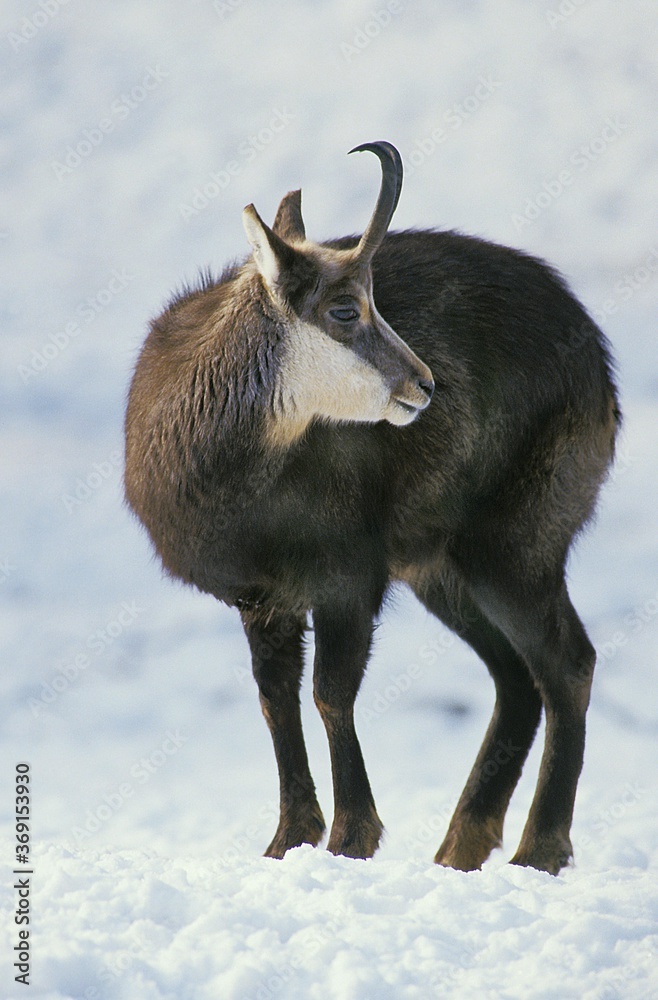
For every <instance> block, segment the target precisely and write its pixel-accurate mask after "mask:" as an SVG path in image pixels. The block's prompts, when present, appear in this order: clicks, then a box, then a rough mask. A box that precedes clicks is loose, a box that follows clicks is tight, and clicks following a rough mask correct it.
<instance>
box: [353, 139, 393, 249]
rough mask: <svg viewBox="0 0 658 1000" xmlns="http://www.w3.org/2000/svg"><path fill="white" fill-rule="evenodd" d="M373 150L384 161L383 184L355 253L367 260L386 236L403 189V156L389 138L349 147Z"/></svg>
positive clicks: (354, 151) (358, 149)
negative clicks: (387, 140) (388, 140)
mask: <svg viewBox="0 0 658 1000" xmlns="http://www.w3.org/2000/svg"><path fill="white" fill-rule="evenodd" d="M366 149H367V150H370V152H371V153H375V154H376V155H377V156H378V157H379V161H380V163H381V165H382V185H381V187H380V189H379V197H378V198H377V204H376V205H375V210H374V212H373V213H372V218H371V219H370V222H369V223H368V225H367V227H366V230H365V232H364V234H363V236H362V237H361V239H360V241H359V245H358V247H357V248H356V251H355V253H356V256H357V257H358V259H359V260H362V261H363V262H364V263H369V262H370V261H371V260H372V258H373V256H374V254H375V251H376V250H377V248H378V247H379V245H380V244H381V242H382V240H383V239H384V237H385V236H386V230H387V229H388V227H389V224H390V222H391V218H392V216H393V212H394V211H395V207H396V205H397V203H398V199H399V197H400V191H401V190H402V157H401V156H400V154H399V153H398V151H397V149H396V148H395V146H393V145H392V143H390V142H384V141H381V142H364V143H363V144H362V145H361V146H355V147H354V149H350V153H361V152H363V151H364V150H366Z"/></svg>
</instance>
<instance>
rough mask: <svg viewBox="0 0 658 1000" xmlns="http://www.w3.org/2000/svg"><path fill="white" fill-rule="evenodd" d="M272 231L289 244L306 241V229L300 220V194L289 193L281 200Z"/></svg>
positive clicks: (299, 192)
mask: <svg viewBox="0 0 658 1000" xmlns="http://www.w3.org/2000/svg"><path fill="white" fill-rule="evenodd" d="M272 231H273V232H275V233H276V234H277V236H280V237H281V239H282V240H289V241H290V242H291V243H295V242H299V241H300V240H305V239H306V229H305V227H304V220H303V219H302V192H301V191H289V192H288V194H287V195H285V196H284V197H283V198H282V199H281V204H280V205H279V208H278V209H277V213H276V218H275V220H274V225H273V226H272Z"/></svg>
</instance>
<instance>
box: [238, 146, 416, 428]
mask: <svg viewBox="0 0 658 1000" xmlns="http://www.w3.org/2000/svg"><path fill="white" fill-rule="evenodd" d="M361 150H371V151H372V152H374V153H376V155H377V156H378V157H379V160H380V162H381V165H382V182H381V188H380V192H379V197H378V199H377V204H376V206H375V210H374V212H373V215H372V218H371V219H370V222H369V223H368V226H367V227H366V230H365V232H364V233H363V236H362V237H361V239H360V240H359V242H358V244H357V245H356V246H355V247H353V248H352V249H348V250H344V249H336V248H332V247H327V246H322V245H320V244H317V243H313V242H311V241H309V240H307V238H306V230H305V227H304V222H303V219H302V213H301V192H300V191H291V192H289V193H288V194H287V195H286V196H285V197H284V198H283V200H282V201H281V204H280V205H279V208H278V211H277V214H276V218H275V220H274V225H273V226H272V228H271V229H270V228H269V226H267V225H266V224H265V223H264V222H263V220H262V219H261V217H260V216H259V214H258V212H257V211H256V209H255V208H254V206H253V205H248V206H247V207H246V208H245V210H244V213H243V222H244V227H245V231H246V233H247V238H248V240H249V243H250V244H251V247H252V249H253V261H254V265H255V267H256V269H257V271H258V274H259V276H260V280H261V282H262V286H263V289H264V292H265V295H266V296H267V299H268V300H269V301H268V312H271V311H273V312H274V314H275V315H276V316H277V318H278V319H279V321H280V323H281V326H282V327H283V328H284V329H285V331H286V332H285V347H284V350H283V359H282V363H281V369H280V371H279V380H278V386H277V390H278V391H277V399H276V413H275V416H274V419H273V422H272V424H271V427H270V431H269V436H270V440H271V441H272V443H281V444H287V443H290V442H291V441H293V440H295V439H296V438H297V437H299V435H300V434H302V433H303V432H304V430H305V428H306V427H307V426H308V424H309V423H310V421H311V420H313V419H314V418H319V419H324V420H327V421H358V422H377V421H380V420H386V421H388V422H389V423H391V424H396V425H404V424H408V423H410V422H411V421H412V420H414V419H415V418H416V417H417V416H418V414H419V413H420V411H421V410H423V409H425V407H426V406H427V405H428V404H429V402H430V398H431V395H432V392H433V389H434V383H433V380H432V373H431V372H430V370H429V368H428V367H427V365H425V364H424V363H423V362H422V361H421V360H420V358H418V357H417V355H416V354H414V352H413V351H412V350H411V348H410V347H408V346H407V344H406V343H405V342H404V341H403V340H402V339H401V338H400V337H399V336H398V335H397V334H396V333H395V331H394V330H392V329H391V327H390V326H389V325H388V323H387V322H386V321H385V320H384V319H383V318H382V316H380V314H379V313H378V312H377V308H376V306H375V303H374V299H373V288H372V272H371V263H372V259H373V257H374V255H375V253H376V251H377V249H378V248H379V246H380V245H381V243H382V241H383V239H384V237H385V236H386V232H387V229H388V226H389V223H390V220H391V217H392V215H393V212H394V210H395V207H396V205H397V202H398V198H399V195H400V189H401V187H402V161H401V159H400V155H399V153H398V151H397V150H396V149H395V147H394V146H392V145H391V144H390V143H387V142H376V143H366V144H364V145H362V146H357V147H356V149H354V150H351V152H356V151H361Z"/></svg>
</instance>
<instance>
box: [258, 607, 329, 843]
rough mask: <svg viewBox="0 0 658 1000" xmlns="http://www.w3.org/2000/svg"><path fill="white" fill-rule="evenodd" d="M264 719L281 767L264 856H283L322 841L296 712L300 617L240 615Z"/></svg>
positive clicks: (321, 820)
mask: <svg viewBox="0 0 658 1000" xmlns="http://www.w3.org/2000/svg"><path fill="white" fill-rule="evenodd" d="M242 624H243V626H244V630H245V632H246V634H247V639H248V640H249V646H250V648H251V657H252V666H253V671H254V677H255V678H256V682H257V684H258V692H259V695H260V704H261V708H262V710H263V715H264V716H265V720H266V722H267V725H268V727H269V730H270V733H271V735H272V742H273V743H274V752H275V754H276V761H277V764H278V768H279V786H280V817H279V826H278V829H277V831H276V834H275V836H274V839H273V840H272V843H271V844H270V846H269V847H268V848H267V850H266V851H265V856H266V857H270V858H282V857H283V855H284V854H285V853H286V851H288V850H289V849H290V848H291V847H299V845H300V844H312V845H313V847H315V846H316V845H317V844H318V843H319V841H320V840H321V839H322V835H323V834H324V831H325V822H324V818H323V816H322V811H321V810H320V806H319V805H318V800H317V798H316V795H315V785H314V784H313V779H312V777H311V772H310V770H309V766H308V757H307V754H306V746H305V744H304V735H303V733H302V722H301V715H300V708H299V686H300V682H301V677H302V671H303V666H304V663H303V650H302V636H303V634H304V626H305V621H304V619H300V618H297V617H295V616H293V615H277V616H274V617H269V616H268V617H265V616H264V615H262V614H260V613H259V612H258V611H254V612H249V611H243V612H242Z"/></svg>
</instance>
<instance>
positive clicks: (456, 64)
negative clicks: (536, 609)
mask: <svg viewBox="0 0 658 1000" xmlns="http://www.w3.org/2000/svg"><path fill="white" fill-rule="evenodd" d="M0 43H1V44H2V60H1V61H0V73H1V74H2V112H1V113H2V131H1V132H0V155H1V157H2V167H1V170H2V187H3V197H2V203H1V205H0V213H1V215H0V261H1V273H2V280H3V285H4V288H3V295H2V299H1V303H0V309H1V310H2V331H1V337H2V368H1V372H0V392H1V400H2V421H1V424H0V454H1V456H2V496H1V501H0V502H1V508H0V599H1V600H2V605H3V617H2V624H1V630H2V648H3V655H2V660H3V670H2V675H1V680H0V685H1V689H2V705H3V713H2V727H1V729H0V745H1V749H2V759H3V767H2V773H1V778H0V817H1V820H2V839H1V841H0V843H1V844H3V845H4V846H3V847H2V851H1V856H0V864H1V865H2V879H1V881H0V906H1V913H2V916H1V919H0V996H1V997H3V998H13V997H16V996H26V995H29V996H30V997H32V998H36V997H38V998H40V1000H41V998H43V1000H46V998H47V1000H65V998H75V1000H79V998H85V1000H96V998H124V997H125V998H131V1000H134V998H139V1000H165V998H166V1000H187V998H190V1000H192V998H194V1000H216V998H221V1000H233V998H235V1000H240V998H244V1000H267V998H270V997H280V998H285V1000H296V998H300V1000H301V998H304V1000H308V998H311V1000H325V998H331V1000H373V998H376V1000H380V998H383V1000H398V998H404V1000H416V998H417V1000H425V998H428V997H433V996H437V997H438V996H440V997H455V998H460V1000H461V998H473V1000H475V998H477V1000H480V998H491V1000H498V998H504V1000H525V998H554V1000H565V998H579V1000H617V998H623V1000H626V998H630V1000H636V998H644V1000H655V997H657V996H658V947H657V946H658V876H657V874H656V863H657V862H658V823H657V819H658V815H657V813H658V810H657V809H656V787H657V784H658V767H657V766H656V765H657V763H658V754H657V753H656V748H657V740H656V737H657V735H658V694H657V687H656V683H655V663H656V654H657V652H658V531H657V530H656V520H655V509H656V494H657V493H658V467H657V465H656V456H657V455H658V348H657V346H656V332H655V325H654V318H655V302H656V289H657V287H658V198H657V197H656V195H657V189H658V135H657V131H656V120H657V111H658V108H657V104H658V99H657V95H658V56H657V55H656V53H657V52H658V10H657V9H656V5H655V2H654V0H636V2H634V3H632V4H631V3H626V4H622V3H620V2H618V0H617V2H615V0H535V2H533V3H527V2H523V0H496V2H494V0H490V2H485V0H468V2H464V0H462V2H458V0H441V2H440V3H430V2H429V0H424V2H422V0H417V2H413V0H398V2H395V0H390V2H388V0H381V2H378V0H376V2H375V0H356V2H355V0H349V2H348V0H334V2H328V0H316V2H314V3H310V2H308V3H304V2H302V0H289V2H286V3H285V4H276V5H275V4H272V3H269V4H266V3H265V0H226V2H225V3H223V2H216V3H214V4H213V3H212V2H210V0H190V2H188V3H186V4H180V3H177V2H174V0H160V2H159V3H158V4H146V3H139V2H136V0H114V2H113V3H112V4H111V5H110V4H102V5H101V4H94V5H92V4H90V3H87V4H85V3H83V2H82V0H70V2H68V3H63V2H62V0H6V2H5V3H3V4H2V7H1V9H0ZM384 138H385V139H389V140H391V141H392V142H394V143H395V144H396V145H397V146H398V148H399V149H400V151H401V152H402V154H403V157H404V161H405V165H406V180H405V185H404V189H403V194H402V198H401V201H400V205H399V208H398V211H397V213H396V217H395V220H394V223H395V225H396V226H397V227H404V226H412V225H437V226H446V227H456V228H460V229H462V230H464V231H466V232H471V233H476V234H479V235H482V236H485V237H487V238H490V239H493V240H496V241H499V242H503V243H510V244H513V245H516V246H519V247H522V248H525V249H527V250H530V251H532V252H534V253H538V254H539V255H541V256H544V257H546V258H548V259H550V260H551V261H552V262H553V263H555V264H556V265H557V266H558V267H559V268H560V269H561V270H562V271H563V273H564V274H565V275H566V276H567V277H568V279H569V281H570V282H571V284H572V286H573V288H574V289H575V291H576V293H577V294H578V295H579V296H580V297H581V299H582V300H583V301H584V302H585V304H586V305H587V306H588V308H589V309H590V310H591V311H592V313H593V314H594V315H595V316H596V318H597V319H598V320H599V321H600V322H601V324H602V325H603V327H604V328H605V330H606V332H607V333H608V335H609V337H610V339H611V340H612V343H613V346H614V351H615V354H616V357H617V359H618V364H619V373H620V383H621V394H622V402H623V407H624V411H625V429H624V435H623V441H622V444H621V447H620V451H619V460H618V463H617V468H616V472H615V474H614V476H613V478H612V480H611V481H610V482H609V484H608V486H607V488H606V490H605V493H604V496H603V499H602V503H601V506H600V513H599V517H598V522H597V524H596V526H595V527H594V529H593V530H592V531H591V532H590V533H589V534H588V535H587V536H586V537H585V538H584V539H583V540H581V542H580V544H579V546H578V549H577V551H576V552H575V553H574V556H573V558H572V561H571V565H570V576H571V590H572V595H573V598H574V602H575V604H576V606H577V608H578V609H579V611H580V614H581V616H582V618H583V619H584V621H585V622H586V624H587V627H588V629H589V632H590V634H591V636H592V639H593V641H594V643H595V644H596V646H597V649H598V652H599V666H598V672H597V676H596V679H595V686H594V694H593V699H592V705H591V709H590V713H589V736H588V745H587V753H586V764H585V768H584V771H583V775H582V778H581V782H580V787H579V794H578V799H577V803H576V816H575V822H574V827H573V839H574V844H575V848H576V865H575V867H574V868H571V869H569V870H567V871H565V872H564V873H563V874H562V875H560V876H559V877H558V878H555V879H554V878H551V877H550V876H548V875H545V874H542V873H538V872H535V871H531V870H520V869H516V868H512V867H510V866H508V865H506V864H505V861H506V859H507V858H509V857H510V856H511V854H512V853H513V851H514V849H515V847H516V843H517V841H518V838H519V836H520V832H521V829H522V826H523V822H524V820H525V816H526V814H527V811H528V808H529V804H530V800H531V796H532V792H533V789H534V782H535V777H536V773H537V766H538V759H539V751H540V748H541V742H542V740H541V736H540V738H539V739H538V741H537V744H536V746H535V750H534V751H533V754H532V757H531V759H530V760H529V762H528V765H527V767H526V770H525V772H524V775H523V778H522V781H521V784H520V786H519V788H518V791H517V793H516V795H515V797H514V799H513V801H512V805H511V807H510V811H509V815H508V821H507V825H506V831H505V847H504V850H503V851H499V852H496V855H495V856H494V857H493V858H492V859H491V860H490V862H489V863H488V864H487V865H486V866H485V868H484V870H483V871H482V872H476V873H471V874H464V873H460V872H454V871H449V870H443V869H438V868H436V867H434V866H433V865H432V864H431V859H432V857H433V855H434V852H435V850H436V848H437V847H438V844H439V843H440V841H441V839H442V837H443V833H444V831H445V828H446V825H447V822H448V819H449V816H450V813H451V810H452V808H453V806H454V804H455V802H456V799H457V797H458V795H459V793H460V791H461V788H462V786H463V783H464V780H465V778H466V775H467V773H468V771H469V769H470V766H471V764H472V762H473V760H474V758H475V754H476V752H477V749H478V747H479V744H480V741H481V738H482V736H483V734H484V730H485V728H486V724H487V721H488V717H489V713H490V711H491V707H492V704H493V687H492V685H491V682H490V681H489V679H488V675H487V673H486V670H485V669H484V667H483V666H482V665H481V664H480V663H479V662H478V661H477V659H476V657H475V656H474V654H472V653H471V652H470V651H469V650H468V649H467V648H466V647H464V646H463V645H462V644H461V643H459V642H458V641H457V640H455V639H453V638H452V637H451V636H450V634H449V633H447V632H445V631H444V630H443V629H442V628H441V627H440V626H439V625H438V624H437V623H436V622H435V621H434V620H432V619H431V618H430V617H429V616H428V615H426V614H425V612H424V611H423V610H422V609H421V608H420V607H419V606H418V605H417V604H415V603H414V602H413V601H412V599H411V598H410V597H409V596H407V595H406V594H405V593H404V592H403V591H400V592H399V593H398V594H396V595H395V599H394V601H393V602H392V603H391V606H390V608H389V609H388V612H387V613H386V615H385V616H384V622H383V624H382V626H381V628H380V629H379V630H378V638H377V644H376V649H375V654H374V656H373V659H372V662H371V666H370V669H369V673H368V676H367V679H366V681H365V683H364V685H363V688H362V692H361V695H360V698H359V702H358V709H357V717H358V729H359V732H360V736H361V741H362V745H363V750H364V755H365V758H366V762H367V764H368V768H369V773H370V777H371V782H372V785H373V789H374V794H375V799H376V801H377V805H378V809H379V813H380V815H381V816H382V819H383V821H384V823H385V825H386V828H387V837H386V841H385V843H384V846H383V848H382V849H381V851H380V852H379V854H378V855H377V857H376V858H375V859H374V860H372V861H368V862H359V861H351V860H347V859H344V858H334V857H332V856H331V855H328V854H327V853H326V852H325V851H323V850H317V851H313V850H312V849H310V848H302V849H300V850H298V851H295V852H292V853H291V854H290V855H289V856H288V857H287V858H286V859H285V860H284V861H283V862H274V861H269V860H264V859H262V858H261V857H260V854H261V853H262V851H263V850H264V848H265V847H266V845H267V844H268V842H269V840H270V837H271V835H272V833H273V830H274V828H275V825H276V801H277V781H276V769H275V763H274V755H273V753H272V750H271V746H270V741H269V735H268V733H267V730H266V727H265V724H264V722H263V720H262V718H261V716H260V710H259V707H258V699H257V693H256V689H255V685H254V683H253V681H252V679H251V676H250V671H249V660H248V655H247V646H246V641H245V639H244V637H243V635H242V631H241V627H240V623H239V619H238V616H237V614H236V613H235V612H231V611H229V610H228V609H225V608H222V607H220V606H218V605H216V604H215V602H213V600H212V599H210V598H208V597H205V596H201V595H199V594H196V593H193V592H191V591H187V590H185V589H183V588H181V587H179V586H177V585H175V584H173V583H171V582H170V581H167V580H165V579H163V577H162V575H161V573H160V570H159V567H158V565H157V564H156V563H155V561H154V560H153V558H152V556H151V551H150V548H149V544H148V542H147V539H146V537H145V536H144V534H143V533H142V531H141V530H140V528H139V527H138V525H137V524H136V523H135V522H134V521H133V520H132V519H131V517H130V516H129V515H128V513H127V511H126V510H125V508H124V507H123V505H122V490H121V460H122V459H121V455H122V419H123V409H124V401H125V395H126V390H127V385H128V382H129V378H130V373H131V369H132V365H133V364H134V360H135V357H136V352H137V351H138V349H139V346H140V344H141V342H142V340H143V337H144V335H145V331H146V324H147V322H148V319H149V317H150V316H152V315H154V314H155V313H157V311H158V310H159V309H160V308H161V306H162V304H163V302H164V300H165V299H166V298H167V296H168V295H169V293H170V292H171V291H172V290H173V289H174V288H175V287H177V286H178V285H179V284H180V283H181V282H182V280H183V279H192V278H194V276H195V273H196V272H197V269H198V268H200V267H203V266H205V265H211V266H212V267H214V268H216V269H219V268H221V267H222V265H223V264H224V263H225V262H226V261H227V260H229V259H231V258H234V257H239V256H241V255H244V254H246V250H247V247H246V242H245V238H244V234H243V230H242V226H241V221H240V213H241V210H242V207H243V206H244V205H245V204H247V203H248V202H250V201H254V202H255V204H256V205H257V207H258V209H259V211H260V212H261V213H262V214H263V216H264V218H265V219H267V220H269V221H271V220H272V218H273V215H274V212H275V209H276V206H277V204H278V201H279V198H280V197H281V195H282V194H284V193H285V192H286V191H288V190H289V189H291V188H293V187H297V186H301V187H303V191H304V214H305V219H306V224H307V229H308V232H309V235H310V236H311V238H315V239H324V238H329V237H332V236H337V235H343V234H345V233H348V232H353V231H358V230H359V229H360V228H361V227H362V226H363V225H364V224H365V222H366V221H367V219H368V217H369V215H370V211H371V208H372V205H373V203H374V198H375V196H376V191H377V186H378V169H377V164H376V161H375V160H374V159H373V158H372V157H350V158H349V159H348V158H347V157H346V155H345V154H346V152H347V150H349V149H350V148H351V147H352V146H354V145H355V144H357V143H359V142H363V141H367V140H373V139H384ZM428 649H429V650H431V651H432V655H431V656H428V655H427V650H428ZM304 716H305V726H306V733H307V740H308V744H309V753H310V757H311V764H312V770H313V773H314V776H315V778H316V783H317V785H318V791H319V798H320V802H321V803H322V805H323V808H324V811H325V815H326V816H327V817H330V815H331V781H330V769H329V758H328V751H327V748H326V744H325V739H324V734H323V731H322V726H321V723H320V721H319V719H318V717H317V714H316V713H315V711H314V708H313V705H312V700H311V697H310V690H309V686H308V684H307V686H306V688H305V691H304ZM20 760H27V761H29V762H30V764H31V768H32V778H33V814H32V819H33V838H34V841H33V843H34V852H35V853H34V872H35V874H34V876H33V893H32V897H31V905H32V924H31V931H32V934H31V939H30V943H31V951H32V976H31V979H32V986H31V988H30V990H29V993H28V991H26V990H25V988H24V987H23V986H21V985H20V984H15V983H14V980H13V977H14V970H12V967H11V964H12V961H13V957H12V956H13V951H12V948H13V946H14V945H15V944H16V943H17V936H16V931H17V928H16V926H15V924H14V922H13V911H14V908H15V906H16V892H15V890H14V889H13V888H12V885H13V876H12V874H11V870H12V868H13V864H14V861H13V858H14V849H13V843H14V818H13V817H14V809H13V781H14V767H15V764H16V762H17V761H20Z"/></svg>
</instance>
